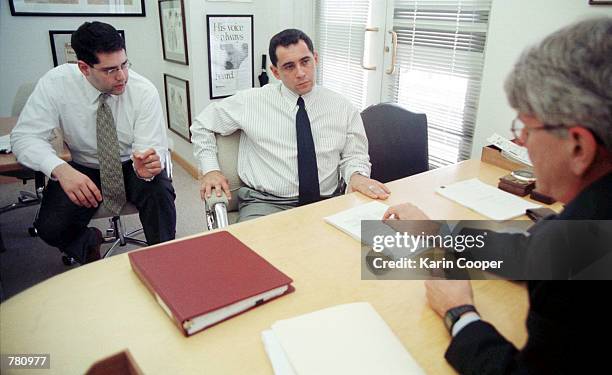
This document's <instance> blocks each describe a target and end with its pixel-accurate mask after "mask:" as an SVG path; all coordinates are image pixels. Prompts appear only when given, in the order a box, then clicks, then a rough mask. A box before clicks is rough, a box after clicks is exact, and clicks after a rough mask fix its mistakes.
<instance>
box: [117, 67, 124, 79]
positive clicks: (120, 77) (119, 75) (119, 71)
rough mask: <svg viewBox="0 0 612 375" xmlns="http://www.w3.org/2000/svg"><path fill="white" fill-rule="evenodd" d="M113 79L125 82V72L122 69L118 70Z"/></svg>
mask: <svg viewBox="0 0 612 375" xmlns="http://www.w3.org/2000/svg"><path fill="white" fill-rule="evenodd" d="M115 79H116V80H117V81H123V80H125V72H124V71H123V69H119V70H118V71H117V73H116V74H115Z"/></svg>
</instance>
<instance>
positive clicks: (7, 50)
mask: <svg viewBox="0 0 612 375" xmlns="http://www.w3.org/2000/svg"><path fill="white" fill-rule="evenodd" d="M184 2H185V13H186V14H185V18H186V20H185V22H186V25H187V43H188V47H187V48H188V53H189V66H184V65H180V64H175V63H172V62H168V61H165V60H163V56H162V47H161V32H160V28H159V11H158V9H157V1H154V0H147V1H145V3H146V17H144V18H142V17H98V18H95V17H21V16H20V17H13V16H11V13H10V9H9V6H8V1H0V116H10V115H11V106H12V103H13V99H14V97H15V93H16V92H17V89H18V88H19V86H20V85H22V84H23V83H26V82H35V81H37V80H38V79H39V78H40V77H41V76H42V75H43V74H44V73H45V72H47V71H48V70H49V69H51V68H52V67H53V60H52V57H51V46H50V43H49V30H74V29H76V28H77V27H78V26H79V25H80V24H82V23H83V22H84V21H92V20H94V19H97V20H100V21H103V22H108V23H110V24H112V25H113V26H115V27H116V28H117V29H123V30H125V36H126V45H127V49H128V55H129V58H130V61H131V62H132V63H133V64H134V67H133V69H134V70H135V71H137V72H138V73H140V74H142V75H144V76H145V77H147V78H148V79H150V80H151V81H152V82H153V84H155V86H156V87H157V89H158V91H159V93H160V98H161V100H162V105H163V107H164V111H165V106H166V105H165V97H164V81H163V73H167V74H170V75H173V76H176V77H179V78H182V79H186V80H189V86H190V94H191V114H192V118H194V117H195V116H196V115H197V114H198V113H200V112H201V111H202V109H204V107H205V106H206V105H208V104H209V103H210V99H209V93H208V59H207V44H206V14H252V15H253V20H254V25H253V29H254V44H255V46H254V52H255V53H254V57H255V60H254V61H255V65H254V68H255V69H254V70H255V71H254V74H255V84H256V85H258V82H257V75H259V73H260V64H261V55H262V54H264V53H265V54H267V49H268V42H269V40H270V37H271V36H272V35H274V34H275V33H277V32H278V31H280V30H282V29H284V28H288V27H298V28H302V29H303V30H304V31H305V32H307V33H311V34H312V32H313V30H314V12H313V10H312V4H313V2H312V0H253V1H252V2H250V3H243V2H230V1H223V2H217V1H204V0H184ZM268 64H269V60H268ZM268 75H269V76H270V78H271V81H273V80H274V78H273V77H272V74H271V73H270V72H269V71H268ZM168 134H169V137H170V140H171V142H172V143H173V146H172V147H173V149H174V151H175V152H176V153H178V154H179V156H181V157H182V158H183V159H185V160H187V161H188V162H190V163H192V164H193V165H197V164H196V163H195V160H194V159H193V155H192V149H191V144H190V143H188V142H187V141H185V140H184V139H182V138H180V137H178V136H177V135H175V134H174V133H172V132H168Z"/></svg>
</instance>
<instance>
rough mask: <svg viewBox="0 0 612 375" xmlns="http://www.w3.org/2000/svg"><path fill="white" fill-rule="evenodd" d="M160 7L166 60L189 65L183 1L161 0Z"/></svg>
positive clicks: (160, 22)
mask: <svg viewBox="0 0 612 375" xmlns="http://www.w3.org/2000/svg"><path fill="white" fill-rule="evenodd" d="M158 6H159V26H160V28H161V35H162V50H163V53H164V60H168V61H173V62H176V63H179V64H184V65H189V56H188V54H187V28H186V27H185V5H184V3H183V0H160V1H159V2H158Z"/></svg>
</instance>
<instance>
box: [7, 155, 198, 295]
mask: <svg viewBox="0 0 612 375" xmlns="http://www.w3.org/2000/svg"><path fill="white" fill-rule="evenodd" d="M7 181H9V180H8V179H5V178H4V179H2V181H0V182H4V183H0V207H4V206H6V205H8V204H11V203H13V202H15V201H16V199H17V195H18V192H19V191H20V190H25V191H30V192H33V191H34V183H33V181H30V182H28V184H26V185H22V183H21V182H16V183H6V182H7ZM173 183H174V189H175V190H176V211H177V225H176V238H181V237H185V236H188V235H191V234H195V233H200V232H202V231H204V230H205V222H204V204H203V203H202V202H201V201H200V198H199V197H200V194H199V187H198V183H197V181H196V180H194V179H193V178H192V177H191V175H189V174H188V173H187V172H185V170H184V169H182V168H181V167H180V166H178V165H175V166H174V180H173ZM37 210H38V206H37V205H36V206H30V207H25V208H19V209H16V210H12V211H9V212H6V213H4V214H0V301H4V300H6V299H8V298H10V297H12V296H14V295H15V294H17V293H19V292H21V291H22V290H25V289H27V288H29V287H31V286H34V285H36V284H38V283H40V282H42V281H44V280H46V279H48V278H50V277H52V276H55V275H57V274H60V273H62V272H66V271H68V270H70V269H71V268H74V267H78V265H73V266H65V265H64V263H63V262H62V254H61V253H60V251H59V250H58V249H57V248H54V247H50V246H48V245H47V244H45V243H44V242H43V241H42V240H41V239H39V238H34V237H31V236H30V235H29V234H28V228H29V227H30V226H31V225H32V221H33V220H34V217H35V216H36V211H37ZM122 220H123V223H124V225H125V228H126V230H128V231H129V230H130V229H133V228H140V227H141V225H140V220H139V219H138V215H130V216H127V217H124V218H122ZM90 225H93V226H96V227H98V228H100V230H102V231H103V232H104V231H105V230H106V228H107V227H108V220H107V219H98V220H94V221H92V223H91V224H90ZM139 238H141V239H144V236H143V235H140V236H139ZM109 247H110V244H109V245H103V247H102V252H104V251H105V250H106V249H108V248H109ZM133 248H135V245H127V246H125V247H120V248H118V249H117V250H116V251H115V254H120V253H123V252H126V251H129V250H130V249H133Z"/></svg>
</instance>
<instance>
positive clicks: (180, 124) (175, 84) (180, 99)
mask: <svg viewBox="0 0 612 375" xmlns="http://www.w3.org/2000/svg"><path fill="white" fill-rule="evenodd" d="M164 88H165V91H166V114H167V116H168V128H169V129H170V130H172V131H173V132H175V133H176V134H178V135H179V136H181V137H182V138H184V139H185V140H186V141H187V142H189V143H191V131H190V130H189V126H190V125H191V104H190V100H189V81H186V80H184V79H180V78H177V77H174V76H171V75H169V74H164Z"/></svg>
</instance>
